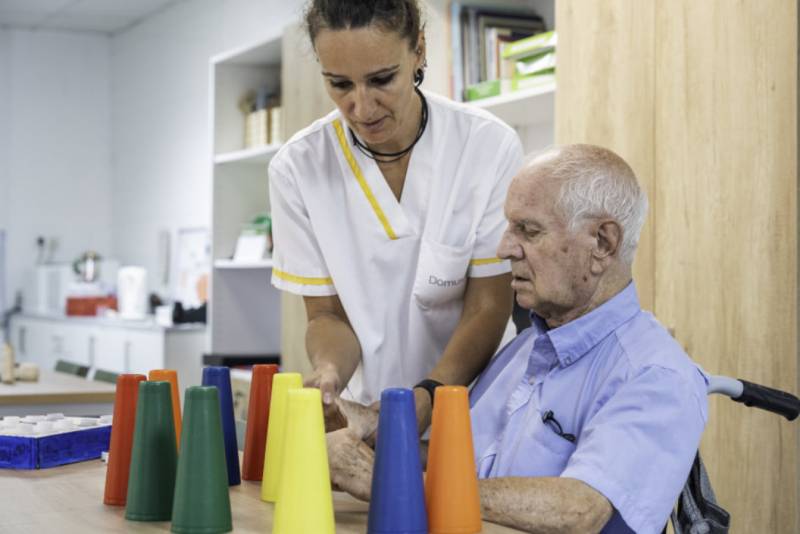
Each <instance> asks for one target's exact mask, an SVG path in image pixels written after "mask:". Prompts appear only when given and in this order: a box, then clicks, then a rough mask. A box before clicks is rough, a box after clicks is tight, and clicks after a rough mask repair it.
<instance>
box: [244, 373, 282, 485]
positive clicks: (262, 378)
mask: <svg viewBox="0 0 800 534" xmlns="http://www.w3.org/2000/svg"><path fill="white" fill-rule="evenodd" d="M277 372H278V366H277V365H273V364H269V365H254V366H253V379H252V382H251V383H250V404H249V405H248V408H247V433H246V434H245V437H244V458H243V459H242V479H244V480H261V477H262V476H263V475H264V448H265V446H266V443H267V431H268V428H269V401H270V398H271V397H272V376H273V375H274V374H275V373H277Z"/></svg>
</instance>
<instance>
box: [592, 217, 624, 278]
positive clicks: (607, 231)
mask: <svg viewBox="0 0 800 534" xmlns="http://www.w3.org/2000/svg"><path fill="white" fill-rule="evenodd" d="M592 234H593V238H594V240H595V243H594V248H593V250H592V274H594V275H601V274H603V272H605V270H606V269H608V267H609V265H611V263H612V262H613V261H615V260H616V259H617V256H618V254H619V247H620V245H621V244H622V227H621V226H620V225H619V223H617V222H616V221H612V220H608V219H605V220H601V221H598V222H597V223H595V224H594V225H593V226H592Z"/></svg>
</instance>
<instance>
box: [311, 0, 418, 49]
mask: <svg viewBox="0 0 800 534" xmlns="http://www.w3.org/2000/svg"><path fill="white" fill-rule="evenodd" d="M305 22H306V31H307V32H308V37H309V39H311V44H312V46H313V45H314V42H315V40H316V38H317V35H318V34H319V32H320V31H321V30H325V29H327V30H344V29H348V28H353V29H356V28H363V27H365V26H369V25H370V24H376V25H377V26H379V27H380V28H381V29H383V30H387V31H388V30H391V31H394V32H397V33H399V34H400V36H401V37H403V38H405V39H408V41H409V46H410V47H411V49H412V50H413V49H414V48H415V47H416V46H417V41H418V40H419V35H420V32H422V22H421V16H420V9H419V5H418V4H417V0H311V2H310V3H309V5H308V8H307V9H306V16H305Z"/></svg>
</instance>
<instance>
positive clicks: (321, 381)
mask: <svg viewBox="0 0 800 534" xmlns="http://www.w3.org/2000/svg"><path fill="white" fill-rule="evenodd" d="M303 385H304V386H305V387H307V388H319V390H320V392H321V393H322V404H324V405H325V406H330V405H331V404H333V402H334V400H335V399H336V397H338V396H339V393H341V389H342V384H341V379H340V378H339V370H338V369H336V366H335V365H333V364H332V363H323V364H320V365H319V366H317V367H315V368H314V371H313V372H312V373H311V375H309V376H308V377H307V378H306V379H305V382H304V384H303Z"/></svg>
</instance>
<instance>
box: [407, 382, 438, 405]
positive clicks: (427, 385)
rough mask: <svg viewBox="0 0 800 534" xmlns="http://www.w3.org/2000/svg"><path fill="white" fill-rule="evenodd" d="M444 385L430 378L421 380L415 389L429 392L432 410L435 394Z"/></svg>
mask: <svg viewBox="0 0 800 534" xmlns="http://www.w3.org/2000/svg"><path fill="white" fill-rule="evenodd" d="M443 385H444V384H442V383H441V382H438V381H436V380H433V379H430V378H426V379H425V380H421V381H420V382H419V383H418V384H417V385H415V386H414V389H417V388H422V389H424V390H425V391H427V392H428V395H430V396H431V409H432V408H433V397H434V392H435V391H436V388H437V387H439V386H443Z"/></svg>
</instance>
